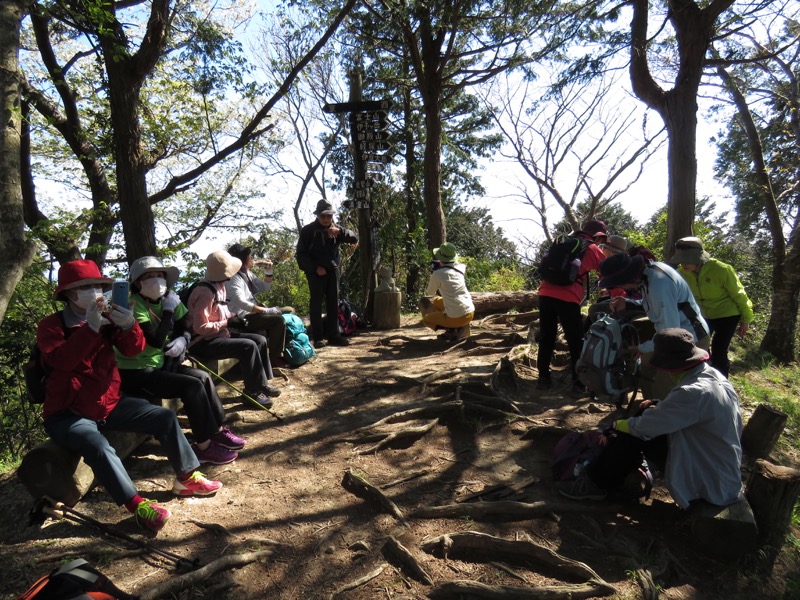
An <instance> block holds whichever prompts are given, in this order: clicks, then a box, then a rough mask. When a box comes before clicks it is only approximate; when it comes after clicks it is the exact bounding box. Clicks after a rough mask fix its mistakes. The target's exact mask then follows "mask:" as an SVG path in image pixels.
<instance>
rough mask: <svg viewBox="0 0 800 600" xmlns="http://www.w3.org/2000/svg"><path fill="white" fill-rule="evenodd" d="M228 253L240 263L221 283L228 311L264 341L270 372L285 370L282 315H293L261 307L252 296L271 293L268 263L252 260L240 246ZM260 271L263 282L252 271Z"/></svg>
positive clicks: (288, 308)
mask: <svg viewBox="0 0 800 600" xmlns="http://www.w3.org/2000/svg"><path fill="white" fill-rule="evenodd" d="M228 253H229V254H230V255H231V256H233V257H234V258H238V259H239V260H240V261H242V268H241V269H239V272H238V273H236V274H235V275H234V276H233V277H231V278H230V280H229V281H227V282H226V283H225V288H226V289H227V291H228V307H229V308H230V310H231V312H232V313H234V314H236V315H237V316H239V317H242V318H243V319H244V320H245V325H244V331H247V332H250V333H260V334H262V335H264V336H266V338H267V348H268V349H269V362H270V363H271V364H272V367H273V368H284V369H285V368H288V367H289V363H288V362H286V359H284V358H283V348H284V347H285V346H286V321H285V320H284V319H283V316H282V315H283V314H284V313H292V314H294V308H292V307H291V306H282V307H281V306H264V304H262V303H261V302H259V301H258V300H257V299H256V294H260V293H262V292H268V291H269V290H270V289H272V261H271V260H256V259H255V258H254V257H253V250H252V248H250V247H248V246H243V245H242V244H233V245H232V246H231V247H230V248H228ZM256 266H260V267H263V268H264V279H261V278H260V277H257V276H256V275H255V274H254V273H253V272H252V269H253V267H256Z"/></svg>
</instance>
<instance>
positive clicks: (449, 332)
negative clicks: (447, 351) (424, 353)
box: [439, 328, 458, 342]
mask: <svg viewBox="0 0 800 600" xmlns="http://www.w3.org/2000/svg"><path fill="white" fill-rule="evenodd" d="M456 331H458V330H457V329H452V328H447V329H445V330H444V333H443V334H441V335H440V336H439V339H440V340H442V341H443V342H452V341H453V340H454V339H456V338H455V335H456Z"/></svg>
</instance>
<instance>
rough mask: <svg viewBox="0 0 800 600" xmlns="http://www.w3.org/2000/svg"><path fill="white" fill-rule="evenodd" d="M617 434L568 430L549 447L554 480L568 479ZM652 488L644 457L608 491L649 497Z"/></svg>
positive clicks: (607, 431) (627, 496) (581, 469)
mask: <svg viewBox="0 0 800 600" xmlns="http://www.w3.org/2000/svg"><path fill="white" fill-rule="evenodd" d="M615 435H617V433H616V432H615V431H614V430H609V429H607V430H604V431H603V430H600V429H592V430H590V431H570V432H569V433H567V434H565V435H564V436H563V437H562V438H561V439H560V440H558V442H556V445H555V448H553V456H552V458H551V460H550V467H551V469H552V472H553V479H555V480H556V481H572V480H573V479H577V478H578V477H580V475H581V474H582V473H583V471H584V470H585V469H586V468H587V467H588V466H589V465H590V464H591V463H592V462H594V461H595V460H597V457H598V456H600V453H601V452H602V451H603V448H605V446H606V444H607V443H608V440H609V438H610V437H612V436H615ZM652 490H653V473H652V472H651V471H650V467H649V465H648V464H647V460H645V458H644V456H640V459H639V460H638V461H637V465H636V466H635V467H634V468H633V469H631V471H630V472H629V473H628V474H627V475H626V477H625V479H624V481H623V482H622V483H621V484H620V485H619V486H617V487H616V488H614V489H613V490H610V491H611V492H612V494H613V495H614V496H615V497H618V498H627V499H638V498H645V499H648V498H650V493H651V492H652Z"/></svg>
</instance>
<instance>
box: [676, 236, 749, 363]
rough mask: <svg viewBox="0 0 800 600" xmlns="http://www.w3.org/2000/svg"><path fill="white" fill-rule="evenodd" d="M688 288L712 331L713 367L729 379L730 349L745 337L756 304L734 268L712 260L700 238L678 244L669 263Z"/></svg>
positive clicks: (681, 241) (678, 242) (686, 238)
mask: <svg viewBox="0 0 800 600" xmlns="http://www.w3.org/2000/svg"><path fill="white" fill-rule="evenodd" d="M670 262H671V263H672V264H674V265H680V266H679V267H678V272H679V273H680V274H681V276H682V277H683V278H684V279H685V280H686V283H688V284H689V289H691V290H692V294H694V297H695V299H696V300H697V303H698V304H699V305H700V309H701V310H702V311H703V317H705V319H706V322H707V323H708V325H709V328H710V330H711V335H712V338H711V366H712V367H715V368H716V369H718V370H719V372H720V373H722V374H723V375H725V377H727V376H728V374H729V373H730V369H731V361H730V359H729V358H728V348H729V347H730V345H731V340H732V339H733V336H734V335H735V334H736V333H738V334H739V337H744V336H745V334H746V333H747V330H748V328H749V327H750V323H751V322H752V321H753V303H752V302H750V298H748V297H747V292H745V290H744V286H743V285H742V282H741V281H739V276H738V275H737V274H736V271H735V270H734V268H733V267H732V266H731V265H729V264H726V263H724V262H722V261H720V260H717V259H716V258H711V256H710V255H709V254H708V252H706V250H705V249H704V248H703V242H702V241H701V240H700V238H697V237H685V238H681V239H680V240H678V241H677V242H675V254H674V255H673V256H672V260H671V261H670Z"/></svg>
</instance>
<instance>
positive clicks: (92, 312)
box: [86, 302, 108, 332]
mask: <svg viewBox="0 0 800 600" xmlns="http://www.w3.org/2000/svg"><path fill="white" fill-rule="evenodd" d="M102 310H103V308H102V307H101V306H100V304H99V303H98V302H92V303H90V304H89V306H87V307H86V323H87V324H88V325H89V327H91V328H92V331H94V332H98V331H100V326H101V325H102V324H103V321H105V319H104V318H103V315H101V314H100V311H102ZM106 322H108V321H106Z"/></svg>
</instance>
